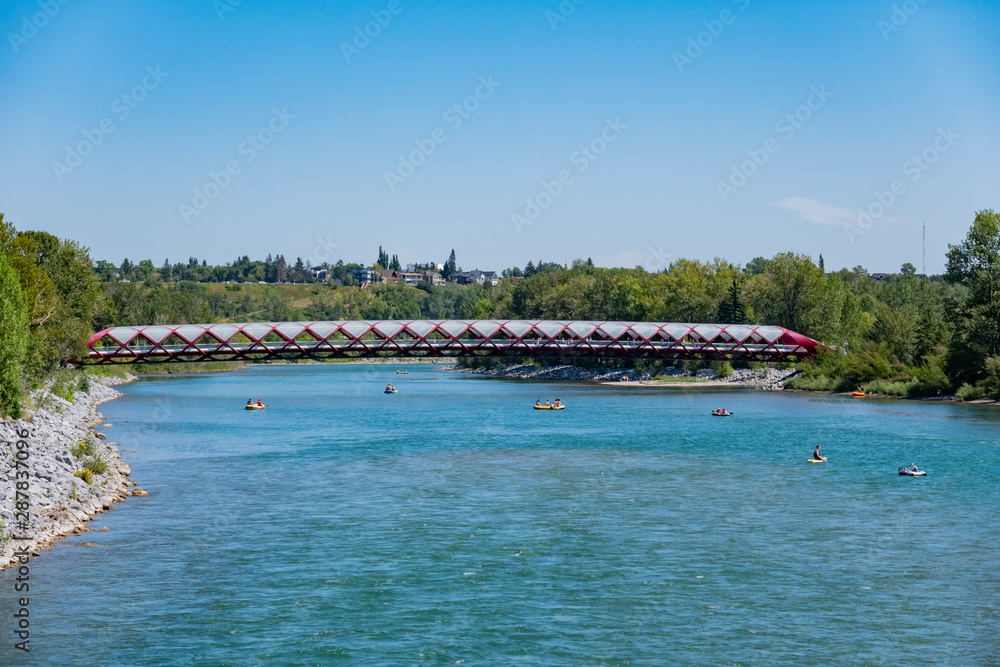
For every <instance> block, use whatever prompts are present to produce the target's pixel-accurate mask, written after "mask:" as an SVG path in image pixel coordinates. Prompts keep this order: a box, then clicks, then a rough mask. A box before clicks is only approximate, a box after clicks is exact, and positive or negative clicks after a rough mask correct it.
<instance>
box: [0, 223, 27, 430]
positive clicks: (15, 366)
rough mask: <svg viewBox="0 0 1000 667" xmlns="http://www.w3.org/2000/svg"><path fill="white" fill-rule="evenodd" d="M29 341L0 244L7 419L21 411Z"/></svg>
mask: <svg viewBox="0 0 1000 667" xmlns="http://www.w3.org/2000/svg"><path fill="white" fill-rule="evenodd" d="M2 227H3V214H2V213H0V228H2ZM3 243H4V240H3V238H0V244H3ZM28 339H29V333H28V308H27V303H26V301H25V298H24V294H23V293H22V292H21V284H20V280H19V279H18V276H17V273H16V272H15V271H14V267H13V265H12V264H11V262H10V259H9V257H8V255H7V250H6V248H5V247H3V245H0V414H2V415H5V416H8V417H14V418H16V417H18V416H19V415H20V412H21V375H22V365H23V363H24V360H25V356H26V354H27V349H28Z"/></svg>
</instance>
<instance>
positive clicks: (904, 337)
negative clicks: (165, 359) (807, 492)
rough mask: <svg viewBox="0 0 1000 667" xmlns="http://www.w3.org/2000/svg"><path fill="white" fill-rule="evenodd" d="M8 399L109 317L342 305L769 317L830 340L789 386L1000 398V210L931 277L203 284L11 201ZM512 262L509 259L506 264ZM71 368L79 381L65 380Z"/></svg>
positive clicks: (456, 314) (806, 273)
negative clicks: (104, 253)
mask: <svg viewBox="0 0 1000 667" xmlns="http://www.w3.org/2000/svg"><path fill="white" fill-rule="evenodd" d="M0 248H2V253H0V410H2V412H3V413H4V414H8V415H11V414H17V412H18V411H19V401H20V400H21V397H22V396H23V395H24V394H25V392H26V391H28V390H30V389H32V388H33V387H37V386H38V384H39V383H41V382H44V381H45V380H46V379H48V378H51V377H52V374H53V373H54V372H55V371H56V369H57V367H58V364H59V361H60V360H65V359H71V358H73V357H74V356H75V355H78V354H80V353H82V352H83V350H84V349H85V346H86V340H87V337H88V335H89V334H90V333H91V332H92V331H97V330H100V329H103V328H106V327H110V326H118V325H142V324H164V323H170V324H183V323H187V322H191V323H214V322H227V321H228V322H236V321H282V320H338V319H394V318H398V319H420V318H426V319H453V318H463V319H465V318H468V319H486V318H496V319H584V320H623V321H642V320H645V321H678V322H724V323H754V324H757V323H767V324H773V325H778V326H783V327H787V328H789V329H792V330H794V331H798V332H799V333H802V334H805V335H807V336H810V337H812V338H815V339H817V340H819V341H822V342H824V343H825V344H826V345H827V346H829V349H828V350H826V351H825V352H824V353H823V354H821V355H820V357H819V358H818V359H816V360H815V361H811V362H806V363H803V364H801V365H800V368H801V369H802V370H803V371H804V373H803V375H802V376H800V377H799V378H796V379H795V380H793V381H792V383H790V384H789V386H793V387H797V388H801V389H817V390H824V389H825V390H846V389H850V388H853V387H855V386H856V385H858V384H861V383H864V384H865V385H866V386H867V387H868V388H869V390H871V391H874V392H882V393H890V394H895V395H909V396H930V395H936V394H947V393H952V392H955V393H957V394H958V395H959V396H960V397H962V398H965V399H971V398H978V397H981V396H992V397H996V398H1000V350H998V346H1000V216H998V215H997V214H996V213H994V212H993V211H981V212H979V213H978V214H976V216H975V220H974V222H973V225H972V227H971V228H970V229H969V231H968V233H967V235H966V237H965V239H964V240H963V241H962V242H961V243H960V244H958V245H954V246H949V251H948V255H947V272H946V274H945V275H944V276H943V277H942V279H938V280H932V279H930V278H928V277H926V276H920V275H917V274H916V271H915V269H914V267H913V266H912V265H910V264H904V265H903V266H902V267H901V269H900V271H899V272H898V273H895V274H889V275H884V276H879V279H875V278H873V277H872V276H870V275H869V274H868V272H867V271H866V270H865V269H863V268H862V267H855V268H853V269H841V270H839V271H836V272H832V273H827V272H825V271H824V269H823V268H822V267H821V266H818V265H817V264H816V263H814V262H813V260H812V259H811V258H810V257H807V256H805V255H800V254H796V253H794V252H783V253H779V254H777V255H775V256H774V257H771V258H769V259H768V258H757V259H754V260H753V261H751V262H750V263H748V264H747V265H746V266H739V265H735V264H731V263H729V262H727V261H726V260H723V259H714V260H712V261H707V262H706V261H698V260H686V259H679V260H677V261H675V262H673V263H672V264H671V265H670V266H669V267H668V268H667V269H665V270H664V271H661V272H658V273H649V272H647V271H645V270H643V269H641V268H635V269H624V268H615V269H611V268H602V267H596V266H593V264H592V263H591V262H589V261H583V260H578V261H576V262H574V263H573V265H572V266H568V267H562V268H560V267H558V266H557V265H546V266H545V270H544V271H541V272H535V273H533V274H532V275H530V276H528V277H521V276H518V277H517V279H512V280H503V281H500V282H498V283H497V284H487V285H486V286H483V287H480V286H478V285H472V286H463V285H457V284H453V283H449V284H446V285H440V286H433V285H429V284H421V285H420V286H419V287H408V286H402V285H390V284H373V285H368V286H366V287H364V288H360V287H354V286H343V285H336V284H322V285H320V284H307V285H258V284H212V285H206V284H200V283H195V282H178V283H173V284H167V283H164V282H162V281H158V280H157V281H151V282H149V283H137V282H119V281H118V280H113V279H111V280H109V279H105V278H102V273H101V271H100V270H99V268H95V266H94V265H93V263H92V261H91V259H90V257H89V255H88V251H87V250H86V249H84V248H81V247H80V246H79V245H78V244H77V243H75V242H73V241H70V240H62V239H58V238H56V237H54V236H52V235H51V234H47V233H44V232H18V231H16V230H15V229H14V228H13V227H12V226H11V225H10V224H8V223H5V222H3V218H2V216H0ZM508 275H509V274H508ZM65 382H71V380H65Z"/></svg>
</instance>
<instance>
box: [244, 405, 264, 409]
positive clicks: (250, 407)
mask: <svg viewBox="0 0 1000 667" xmlns="http://www.w3.org/2000/svg"><path fill="white" fill-rule="evenodd" d="M246 409H247V410H263V409H264V406H263V405H248V406H246Z"/></svg>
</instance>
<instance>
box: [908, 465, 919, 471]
mask: <svg viewBox="0 0 1000 667" xmlns="http://www.w3.org/2000/svg"><path fill="white" fill-rule="evenodd" d="M910 472H920V468H918V467H917V464H916V463H911V464H910Z"/></svg>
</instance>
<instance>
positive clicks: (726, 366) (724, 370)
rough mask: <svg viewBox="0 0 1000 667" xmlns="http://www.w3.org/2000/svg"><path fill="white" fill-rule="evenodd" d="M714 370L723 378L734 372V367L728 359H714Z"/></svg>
mask: <svg viewBox="0 0 1000 667" xmlns="http://www.w3.org/2000/svg"><path fill="white" fill-rule="evenodd" d="M712 370H713V371H715V374H716V375H717V376H719V377H721V378H727V377H729V376H730V375H732V374H733V367H732V365H730V363H729V362H728V361H713V362H712Z"/></svg>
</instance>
